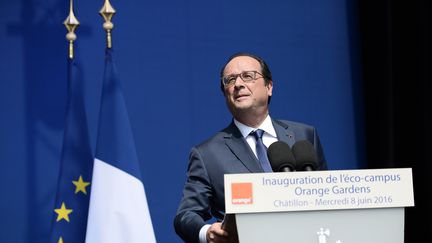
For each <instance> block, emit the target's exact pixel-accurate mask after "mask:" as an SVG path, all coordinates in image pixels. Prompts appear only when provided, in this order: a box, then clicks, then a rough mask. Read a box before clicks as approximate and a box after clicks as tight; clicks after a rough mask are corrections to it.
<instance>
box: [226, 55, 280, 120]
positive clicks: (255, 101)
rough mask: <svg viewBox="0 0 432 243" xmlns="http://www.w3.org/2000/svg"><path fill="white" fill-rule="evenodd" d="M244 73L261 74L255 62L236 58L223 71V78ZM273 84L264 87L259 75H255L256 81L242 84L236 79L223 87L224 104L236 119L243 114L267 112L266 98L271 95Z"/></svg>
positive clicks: (245, 58) (245, 57) (242, 57)
mask: <svg viewBox="0 0 432 243" xmlns="http://www.w3.org/2000/svg"><path fill="white" fill-rule="evenodd" d="M244 71H257V72H259V73H261V66H260V64H259V62H258V61H257V60H255V59H254V58H252V57H248V56H238V57H235V58H234V59H232V60H231V61H230V62H229V63H228V64H227V65H226V66H225V70H224V77H225V76H228V75H235V74H240V73H241V72H244ZM272 90H273V83H272V81H269V83H268V84H267V85H266V84H265V81H264V78H263V76H262V75H261V74H258V73H257V74H256V80H253V81H251V82H244V81H243V80H242V79H241V78H240V77H237V79H236V81H235V82H234V84H231V85H228V86H225V87H224V93H225V98H226V103H227V105H228V108H229V109H230V111H231V113H232V114H233V115H234V117H236V116H237V115H240V114H242V113H244V112H251V114H253V113H254V112H263V111H265V112H267V109H268V98H269V96H271V95H272Z"/></svg>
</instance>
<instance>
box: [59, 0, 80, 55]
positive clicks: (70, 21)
mask: <svg viewBox="0 0 432 243" xmlns="http://www.w3.org/2000/svg"><path fill="white" fill-rule="evenodd" d="M63 24H64V25H65V26H66V29H67V30H68V33H67V34H66V39H67V40H68V41H69V58H70V59H73V58H74V41H75V40H76V38H77V36H76V34H75V30H76V28H77V27H78V25H79V24H80V23H79V21H78V19H77V18H76V17H75V14H74V12H73V0H70V5H69V16H68V17H67V18H66V20H65V21H64V22H63Z"/></svg>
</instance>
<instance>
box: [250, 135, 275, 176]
mask: <svg viewBox="0 0 432 243" xmlns="http://www.w3.org/2000/svg"><path fill="white" fill-rule="evenodd" d="M252 134H253V135H254V137H255V140H256V153H257V157H258V160H259V162H260V164H261V167H262V168H263V170H264V172H273V170H272V168H271V166H270V162H269V160H268V158H267V148H266V146H265V145H264V143H263V141H262V136H263V134H264V131H263V130H261V129H258V130H256V131H255V132H252Z"/></svg>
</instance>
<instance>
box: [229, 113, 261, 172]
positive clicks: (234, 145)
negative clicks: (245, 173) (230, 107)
mask: <svg viewBox="0 0 432 243" xmlns="http://www.w3.org/2000/svg"><path fill="white" fill-rule="evenodd" d="M225 131H226V132H227V134H226V136H225V143H226V145H227V146H228V147H229V148H230V149H231V151H232V152H233V154H234V155H235V156H236V157H237V158H238V159H239V160H240V162H241V163H242V164H243V165H244V166H245V167H246V168H247V169H248V170H249V171H250V172H255V173H256V172H263V170H262V169H261V167H260V166H259V161H258V159H257V158H256V157H255V155H254V154H253V152H252V150H251V149H250V147H249V144H248V143H247V142H246V140H245V139H244V138H243V135H242V134H241V133H240V131H239V130H238V128H237V126H236V125H235V124H234V122H232V123H231V124H230V125H229V126H228V127H227V129H226V130H225Z"/></svg>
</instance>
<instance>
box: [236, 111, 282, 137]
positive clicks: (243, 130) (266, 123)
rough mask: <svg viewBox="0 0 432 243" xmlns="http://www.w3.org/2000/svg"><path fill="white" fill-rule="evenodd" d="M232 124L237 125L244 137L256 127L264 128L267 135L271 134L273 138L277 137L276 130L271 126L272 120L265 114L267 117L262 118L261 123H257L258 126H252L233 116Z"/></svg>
mask: <svg viewBox="0 0 432 243" xmlns="http://www.w3.org/2000/svg"><path fill="white" fill-rule="evenodd" d="M234 124H235V125H236V126H237V128H238V129H239V130H240V132H241V134H242V135H243V137H245V138H246V137H247V136H249V134H250V133H251V132H252V131H255V130H257V129H262V130H264V132H266V133H268V134H269V135H271V136H273V137H275V138H276V137H277V135H276V131H275V129H274V127H273V123H272V120H271V118H270V115H267V117H266V118H265V119H264V121H263V122H262V123H261V125H259V127H258V128H253V127H250V126H247V125H245V124H243V123H241V122H239V121H237V120H236V119H235V118H234Z"/></svg>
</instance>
